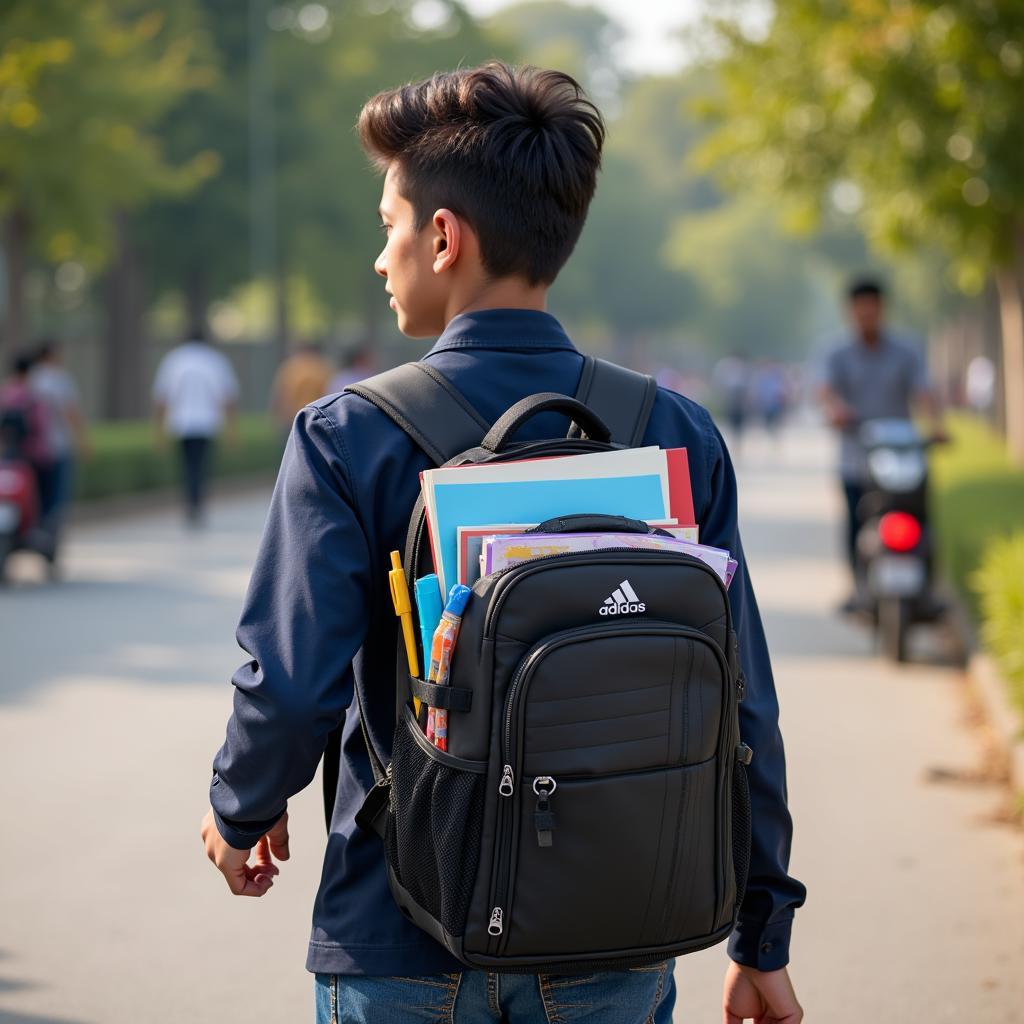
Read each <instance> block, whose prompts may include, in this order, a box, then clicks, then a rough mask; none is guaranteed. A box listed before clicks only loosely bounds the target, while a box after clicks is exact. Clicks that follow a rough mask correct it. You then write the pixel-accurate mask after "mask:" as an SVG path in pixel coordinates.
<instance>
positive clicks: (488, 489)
mask: <svg viewBox="0 0 1024 1024" xmlns="http://www.w3.org/2000/svg"><path fill="white" fill-rule="evenodd" d="M588 460H589V461H588ZM590 473H593V474H595V475H593V476H590V475H587V474H590ZM423 492H424V501H425V504H426V507H427V517H428V522H429V523H430V535H431V542H432V547H433V554H434V567H435V570H436V572H437V574H438V576H439V577H440V583H441V587H442V590H444V589H445V588H447V587H448V586H449V585H450V583H451V582H452V581H454V580H456V579H458V554H459V551H458V528H459V527H460V526H463V527H471V526H484V525H487V524H490V523H494V522H495V521H498V522H508V521H510V520H511V521H513V522H543V521H544V520H545V519H549V518H552V517H554V516H559V515H567V514H573V513H577V512H580V511H586V512H589V513H604V514H608V515H624V516H629V517H631V518H633V519H645V520H650V519H657V520H664V519H671V518H674V517H673V516H672V515H671V513H670V511H669V507H670V496H669V481H668V469H667V464H666V459H665V453H664V452H663V451H661V449H658V448H640V449H624V450H621V451H615V452H598V453H594V454H590V455H575V456H566V457H564V458H557V459H554V458H553V459H544V460H537V461H533V462H529V463H525V462H524V463H518V464H517V463H508V464H492V465H489V466H475V467H472V468H469V469H463V468H461V467H459V468H446V469H436V470H428V471H426V472H425V473H424V474H423Z"/></svg>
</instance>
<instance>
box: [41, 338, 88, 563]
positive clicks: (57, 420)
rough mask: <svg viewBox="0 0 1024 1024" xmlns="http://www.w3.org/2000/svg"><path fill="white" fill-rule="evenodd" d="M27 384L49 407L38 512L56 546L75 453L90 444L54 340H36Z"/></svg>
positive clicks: (83, 451) (84, 451)
mask: <svg viewBox="0 0 1024 1024" xmlns="http://www.w3.org/2000/svg"><path fill="white" fill-rule="evenodd" d="M29 387H30V388H31V390H32V392H33V393H34V394H36V395H38V396H39V398H41V399H42V400H43V402H44V403H45V404H46V407H47V409H48V410H49V416H48V417H47V433H48V445H47V447H48V448H49V451H50V455H51V456H52V459H53V461H52V462H51V463H50V465H49V467H48V468H47V471H46V473H44V474H43V475H42V476H41V478H40V483H41V487H40V503H41V509H40V512H41V515H42V518H43V521H44V523H45V525H46V527H47V528H48V529H49V530H50V531H51V534H52V536H53V543H54V548H55V549H56V538H57V534H58V532H59V530H60V527H61V525H62V524H63V520H64V513H65V511H66V509H67V507H68V505H69V504H70V502H71V496H72V493H73V491H74V478H75V463H76V457H78V456H81V457H82V458H88V456H89V452H90V446H89V434H88V428H87V426H86V421H85V415H84V414H83V412H82V407H81V403H80V401H79V398H78V388H77V387H76V386H75V381H74V378H73V377H72V376H71V374H70V373H68V371H67V369H66V368H65V366H64V361H63V358H62V356H61V350H60V346H59V345H58V344H57V343H56V342H55V341H51V340H50V339H46V340H44V341H40V342H39V344H38V348H37V351H36V355H35V362H34V363H33V366H32V372H31V374H30V376H29Z"/></svg>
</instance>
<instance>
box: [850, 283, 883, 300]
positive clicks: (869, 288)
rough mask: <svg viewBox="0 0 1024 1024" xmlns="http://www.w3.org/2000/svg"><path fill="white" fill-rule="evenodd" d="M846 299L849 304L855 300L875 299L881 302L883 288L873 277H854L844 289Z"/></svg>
mask: <svg viewBox="0 0 1024 1024" xmlns="http://www.w3.org/2000/svg"><path fill="white" fill-rule="evenodd" d="M846 297H847V299H848V300H849V301H850V302H855V301H856V300H857V299H875V300H877V301H879V302H881V301H882V300H883V299H884V298H885V287H884V286H883V284H882V282H881V281H879V280H878V279H877V278H874V277H856V278H854V279H853V280H852V281H851V282H850V283H849V284H848V285H847V288H846Z"/></svg>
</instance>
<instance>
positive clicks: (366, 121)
mask: <svg viewBox="0 0 1024 1024" xmlns="http://www.w3.org/2000/svg"><path fill="white" fill-rule="evenodd" d="M604 136H605V129H604V121H603V119H602V117H601V112H600V111H599V110H598V109H597V107H596V106H595V105H594V104H593V103H591V101H590V100H589V99H587V97H586V96H585V95H584V93H583V90H582V88H581V87H580V85H579V83H578V82H576V80H575V79H573V78H571V77H570V76H569V75H566V74H563V73H562V72H561V71H545V70H543V69H540V68H534V67H519V68H513V67H510V66H509V65H507V64H504V63H501V62H500V61H490V62H489V63H487V64H482V65H481V66H480V67H477V68H465V69H460V70H458V71H445V72H438V73H437V74H434V75H432V76H431V77H430V78H428V79H426V80H424V81H422V82H417V83H415V84H411V85H404V86H402V87H400V88H398V89H391V90H388V91H386V92H381V93H378V94H377V95H376V96H374V97H373V98H372V99H371V100H369V101H368V102H367V104H366V105H365V106H364V107H363V109H362V112H361V113H360V115H359V138H360V140H361V142H362V144H363V148H364V149H365V150H366V151H367V153H369V154H370V157H371V158H372V159H373V161H374V162H375V163H376V164H377V166H378V168H380V169H382V170H383V169H387V167H388V166H389V165H391V164H392V163H394V164H396V165H397V171H398V186H399V190H400V191H401V193H402V195H403V196H405V198H406V199H408V200H409V202H410V203H412V206H413V210H414V211H415V216H416V227H417V230H419V229H421V228H423V227H424V226H425V225H426V224H427V222H428V221H429V220H430V218H431V216H432V215H433V213H434V211H435V210H438V209H440V208H442V207H447V208H448V209H450V210H452V211H453V212H454V213H456V214H458V215H459V216H461V217H465V219H466V220H467V221H469V223H470V224H471V225H472V226H473V229H474V231H475V232H476V234H477V237H478V238H479V239H480V250H481V258H482V260H483V264H484V269H485V270H486V271H487V273H488V274H490V275H491V276H492V277H508V276H513V275H514V276H521V277H525V278H526V279H527V281H529V282H530V284H534V285H536V284H550V283H551V282H552V281H554V279H555V277H556V276H557V274H558V272H559V270H561V268H562V266H563V264H564V263H565V261H566V260H567V259H568V258H569V254H570V253H571V252H572V250H573V247H574V246H575V245H576V241H577V239H578V238H579V236H580V232H581V231H582V230H583V223H584V221H585V220H586V216H587V208H588V207H589V206H590V200H591V199H592V198H593V195H594V189H595V187H596V185H597V172H598V168H599V167H600V166H601V147H602V146H603V144H604Z"/></svg>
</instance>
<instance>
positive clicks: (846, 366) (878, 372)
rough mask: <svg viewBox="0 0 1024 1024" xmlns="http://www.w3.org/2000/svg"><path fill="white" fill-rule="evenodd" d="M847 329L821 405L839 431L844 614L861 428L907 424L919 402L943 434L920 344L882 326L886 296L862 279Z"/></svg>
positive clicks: (857, 599)
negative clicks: (845, 573) (875, 422)
mask: <svg viewBox="0 0 1024 1024" xmlns="http://www.w3.org/2000/svg"><path fill="white" fill-rule="evenodd" d="M846 297H847V307H846V308H847V314H848V316H849V320H850V330H849V332H848V333H847V334H846V336H845V337H844V338H843V339H842V340H841V341H840V343H839V344H838V345H837V346H836V347H835V348H834V349H833V351H832V352H831V353H830V354H829V356H828V361H827V363H826V368H825V382H824V384H823V385H822V387H821V394H820V398H821V402H822V405H823V407H824V410H825V417H826V419H827V420H828V422H829V424H830V425H831V426H832V427H834V428H835V429H836V430H837V431H838V432H839V438H840V441H839V478H840V481H841V484H842V488H843V496H844V498H845V500H846V532H845V548H846V556H847V559H848V560H849V563H850V570H851V573H852V576H853V593H852V594H851V595H850V597H849V598H848V599H847V600H846V601H845V602H844V603H843V606H842V610H843V611H847V612H855V611H860V610H862V608H863V606H864V600H863V599H862V598H861V596H860V584H861V581H860V580H859V579H858V577H857V532H858V530H859V528H860V519H859V514H858V507H859V505H860V502H861V498H863V496H864V492H865V487H866V485H867V482H868V476H867V455H866V452H865V450H864V447H863V445H862V443H861V441H860V428H861V426H862V425H863V424H864V423H866V422H868V421H869V420H881V419H900V420H906V419H910V415H911V407H912V406H913V405H914V404H915V403H920V404H921V406H922V407H923V408H924V409H925V411H926V412H927V414H928V415H929V416H930V417H931V420H932V423H933V427H934V429H935V432H936V434H939V435H941V433H942V426H941V412H940V407H939V402H938V400H937V398H936V396H935V394H934V392H933V390H932V388H931V385H930V384H929V381H928V373H927V370H926V368H925V364H924V359H923V357H922V355H921V351H920V349H919V347H918V346H916V345H915V344H913V343H912V342H910V341H907V340H905V339H903V338H900V337H898V336H897V335H896V333H895V332H894V331H892V330H891V329H890V328H889V327H888V326H886V324H885V291H884V289H883V287H882V285H881V283H879V282H878V281H876V280H874V279H870V278H864V279H860V280H855V281H853V282H852V283H851V284H850V286H849V288H848V289H847V295H846Z"/></svg>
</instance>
